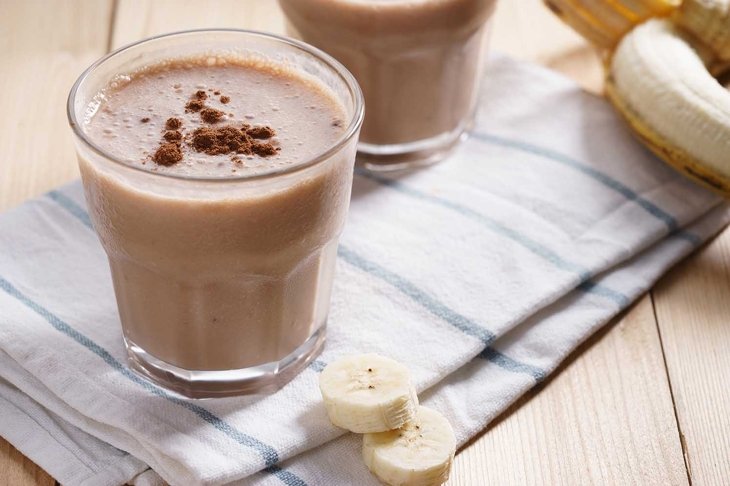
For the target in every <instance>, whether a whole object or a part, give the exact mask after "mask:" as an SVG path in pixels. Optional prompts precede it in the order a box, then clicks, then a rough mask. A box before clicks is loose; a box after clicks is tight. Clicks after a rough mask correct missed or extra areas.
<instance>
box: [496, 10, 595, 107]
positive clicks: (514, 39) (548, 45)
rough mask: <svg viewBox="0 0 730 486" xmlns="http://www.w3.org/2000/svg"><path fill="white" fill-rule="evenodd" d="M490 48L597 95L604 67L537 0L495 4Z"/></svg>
mask: <svg viewBox="0 0 730 486" xmlns="http://www.w3.org/2000/svg"><path fill="white" fill-rule="evenodd" d="M493 22H494V27H493V32H492V41H491V46H492V48H493V49H494V50H495V51H500V52H504V53H507V54H509V55H511V56H514V57H517V58H520V59H528V60H531V61H535V62H537V63H540V64H543V65H545V66H547V67H550V68H552V69H555V70H557V71H560V72H562V73H563V74H565V75H566V76H568V77H570V78H572V79H574V80H575V81H576V82H578V84H580V85H581V86H582V87H583V88H585V89H586V90H588V91H591V92H593V93H600V92H601V90H602V88H603V68H602V64H601V62H600V58H599V56H598V54H597V53H596V51H595V50H594V49H593V48H592V47H591V46H590V45H588V43H587V42H586V41H585V40H583V38H582V37H580V36H579V35H578V34H576V33H575V32H573V31H572V30H571V29H569V28H567V27H566V26H565V25H564V24H563V23H562V22H561V21H560V20H559V19H558V18H557V17H556V16H555V15H553V13H552V12H550V11H549V10H548V9H547V8H546V7H545V6H544V5H543V3H542V1H540V0H503V1H501V2H499V3H498V4H497V13H496V14H495V18H494V21H493Z"/></svg>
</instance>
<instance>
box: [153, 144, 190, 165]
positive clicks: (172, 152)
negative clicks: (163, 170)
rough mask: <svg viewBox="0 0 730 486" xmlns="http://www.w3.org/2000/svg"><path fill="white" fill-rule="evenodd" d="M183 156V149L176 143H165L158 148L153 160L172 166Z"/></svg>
mask: <svg viewBox="0 0 730 486" xmlns="http://www.w3.org/2000/svg"><path fill="white" fill-rule="evenodd" d="M182 158H183V155H182V150H180V146H179V145H178V144H176V143H163V144H162V145H160V148H158V149H157V151H156V152H155V155H153V156H152V160H154V161H155V163H157V164H159V165H164V166H170V165H173V164H176V163H178V162H180V161H181V160H182Z"/></svg>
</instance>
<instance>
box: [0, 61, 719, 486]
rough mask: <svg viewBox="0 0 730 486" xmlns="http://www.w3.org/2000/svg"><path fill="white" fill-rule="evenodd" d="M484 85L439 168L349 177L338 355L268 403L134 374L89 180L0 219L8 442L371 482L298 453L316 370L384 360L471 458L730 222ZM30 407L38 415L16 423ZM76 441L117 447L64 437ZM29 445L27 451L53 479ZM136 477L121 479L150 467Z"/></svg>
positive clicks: (499, 71)
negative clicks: (471, 442) (527, 394)
mask: <svg viewBox="0 0 730 486" xmlns="http://www.w3.org/2000/svg"><path fill="white" fill-rule="evenodd" d="M486 80H487V81H486V83H485V87H484V93H483V99H482V101H481V103H480V110H479V112H478V116H477V122H476V127H475V132H474V134H473V136H472V138H471V139H470V140H469V141H467V142H466V143H465V144H463V145H462V146H461V147H460V148H459V149H458V151H457V152H456V153H455V154H453V156H451V157H450V158H449V159H448V160H446V161H444V162H442V163H441V164H438V165H436V166H433V167H431V168H429V169H425V170H421V171H417V172H415V173H412V174H407V175H401V176H397V177H396V176H385V175H368V174H365V173H361V172H358V174H357V176H356V177H355V184H354V188H353V200H352V205H351V211H350V217H349V221H348V225H347V228H346V230H345V233H344V234H343V237H342V245H341V248H340V251H339V261H338V268H337V277H336V283H335V289H334V293H333V301H332V309H331V312H330V318H329V324H328V343H327V346H326V348H325V351H324V352H323V354H322V355H321V356H320V357H319V358H318V360H317V361H316V362H315V363H314V364H313V365H312V366H310V367H309V368H308V369H307V370H305V371H304V372H302V373H301V374H300V375H299V376H298V377H297V378H296V379H295V380H293V381H292V382H291V383H290V384H289V385H287V386H286V387H284V388H283V389H282V390H280V391H279V392H277V393H275V394H273V395H269V396H264V397H241V398H229V399H217V400H209V401H192V400H187V399H184V398H180V397H178V396H176V395H174V394H171V393H168V392H166V391H164V390H162V389H160V388H158V387H156V386H154V385H152V384H151V383H149V382H147V381H146V380H144V379H142V378H140V377H138V376H137V375H136V374H134V373H132V372H131V371H129V369H128V368H127V367H126V365H125V354H124V349H123V345H122V342H121V334H120V328H119V320H118V317H117V314H116V308H115V303H114V297H113V291H112V286H111V281H110V278H109V272H108V269H107V265H106V259H105V256H104V253H103V250H102V249H101V246H100V245H99V242H98V240H97V238H96V236H95V234H94V233H93V230H92V228H91V224H90V221H89V218H88V215H87V213H86V210H85V206H84V201H83V195H82V191H81V188H80V185H79V184H78V183H75V184H72V185H71V186H67V187H65V188H63V189H60V190H58V191H52V192H51V193H49V194H47V195H45V196H43V197H41V198H39V199H37V200H34V201H31V202H29V203H26V204H24V205H22V206H20V207H18V208H16V209H14V210H12V211H10V212H8V213H6V214H4V215H2V216H0V351H1V352H0V376H1V377H2V378H4V379H5V380H6V381H7V382H8V383H9V384H10V385H12V386H6V387H0V396H2V397H3V399H4V400H0V411H2V412H3V414H2V415H1V416H0V433H2V434H3V435H4V436H6V437H8V439H9V440H11V441H15V442H18V439H14V438H13V437H21V438H22V436H23V435H24V434H22V433H19V432H18V431H17V429H18V427H16V426H14V424H13V423H11V421H10V420H9V419H7V418H6V416H7V414H5V413H4V412H5V410H7V409H8V407H15V409H16V410H25V409H27V410H28V412H27V415H28V417H29V419H28V420H29V421H34V419H35V416H36V415H38V414H41V413H42V414H47V416H48V417H49V418H50V419H51V420H53V421H54V422H55V423H56V424H63V426H62V427H61V426H59V427H58V428H60V429H62V430H68V431H72V433H69V434H67V435H63V434H58V433H57V434H56V436H58V437H59V439H58V440H56V439H51V438H49V440H56V442H57V443H58V444H57V445H56V446H55V447H56V449H57V450H58V451H59V452H58V453H59V454H61V453H62V451H69V452H71V454H67V455H68V456H73V455H74V454H73V447H81V448H82V449H83V448H84V447H86V446H84V444H91V445H88V447H95V448H96V451H97V454H96V455H94V454H87V455H86V456H88V457H86V456H85V459H86V460H87V462H89V457H91V458H92V459H93V458H94V457H97V456H99V457H101V456H102V455H104V454H105V456H104V460H105V461H107V462H106V464H107V465H108V464H109V463H113V462H114V459H112V456H115V455H116V456H115V457H122V456H124V454H123V453H122V452H120V451H118V450H115V449H119V450H121V451H126V452H128V453H130V454H131V455H132V456H134V457H135V458H136V459H138V460H139V461H141V463H144V464H148V465H150V466H151V467H152V468H153V469H154V470H155V471H156V472H157V473H159V475H161V476H162V477H163V478H164V479H165V480H167V481H169V482H171V483H172V484H181V485H187V484H219V483H225V482H230V481H236V480H241V479H243V478H245V477H248V476H251V475H253V474H254V473H256V472H257V471H261V470H263V471H264V472H263V473H261V474H259V475H255V476H253V477H251V478H250V479H249V480H247V481H246V482H251V481H254V482H261V481H263V482H268V481H273V483H274V484H275V483H285V484H292V485H294V484H296V485H301V484H346V483H347V482H348V481H351V482H354V483H365V482H366V481H368V479H367V474H366V473H365V472H364V471H363V470H362V468H361V467H360V468H358V466H357V465H356V464H355V463H356V461H354V459H353V457H354V456H353V455H352V454H353V451H354V450H355V449H354V448H353V447H354V446H353V444H354V442H355V439H352V438H345V439H341V440H338V441H334V442H332V443H331V444H328V445H326V446H323V447H320V448H318V449H316V450H314V451H311V452H309V453H307V454H301V453H302V452H304V451H306V450H309V449H312V448H314V447H316V446H318V445H321V444H324V443H326V442H329V441H331V440H332V439H334V438H336V437H338V436H340V435H342V433H343V431H341V430H339V429H337V428H335V427H333V426H332V425H331V424H330V423H329V421H328V420H327V418H326V414H325V412H324V408H323V407H322V405H321V402H320V399H319V391H318V388H317V378H318V372H319V371H320V370H321V369H322V367H323V366H324V365H325V364H326V363H328V362H330V361H332V360H334V359H336V358H337V357H338V356H340V355H343V354H349V353H355V352H367V351H375V352H379V353H381V354H384V355H387V356H391V357H393V358H395V359H398V360H400V361H402V362H404V363H406V364H407V365H408V366H409V367H410V368H411V370H412V372H413V376H414V380H415V382H416V385H417V388H418V389H419V390H421V391H422V390H425V389H427V388H431V387H433V386H434V385H436V384H438V383H439V382H442V380H444V378H446V377H447V376H449V375H451V376H450V377H449V378H448V380H446V381H445V382H442V383H441V384H440V385H439V386H437V387H435V388H433V390H431V391H429V393H428V397H429V398H428V399H427V400H426V401H427V402H428V403H433V404H434V405H435V406H437V407H439V408H441V409H443V410H445V409H447V408H450V409H451V412H450V414H449V416H450V418H451V419H452V421H453V422H454V425H455V427H456V429H457V431H458V434H459V438H460V440H461V441H463V440H465V438H467V437H468V436H469V435H472V434H474V433H475V432H476V431H477V430H478V429H479V428H480V427H482V426H483V425H484V424H485V423H486V421H487V420H488V419H489V418H491V417H493V416H494V415H495V414H496V413H498V412H499V411H501V410H503V409H504V408H505V407H506V406H508V405H509V403H511V402H512V401H513V400H514V399H515V398H516V397H517V396H519V394H520V393H523V392H524V391H525V390H526V389H528V388H529V387H530V386H532V385H534V384H535V383H536V382H537V381H540V380H541V379H543V378H544V376H545V375H546V374H547V373H549V372H550V371H551V370H552V369H554V367H555V366H556V365H557V363H559V361H560V360H561V359H562V358H563V357H564V356H565V355H566V354H567V353H568V352H569V351H570V350H571V349H573V348H574V347H575V346H576V345H577V343H579V342H580V341H581V340H583V339H585V338H586V337H587V336H588V335H589V334H590V333H591V332H592V331H593V330H594V329H595V328H596V327H597V326H599V325H600V324H602V323H604V322H605V321H606V320H608V319H609V318H610V317H611V316H613V315H615V314H616V313H617V312H618V311H619V310H620V309H622V308H625V307H626V306H627V305H628V304H629V303H630V302H631V301H632V300H633V299H634V298H635V297H636V296H637V295H638V294H639V293H640V292H642V291H643V290H645V289H646V288H647V287H648V286H649V285H651V283H652V282H653V281H655V280H656V278H658V276H659V275H661V273H663V272H664V271H665V270H666V269H667V268H668V267H669V266H670V265H671V264H672V263H673V262H675V261H676V260H677V259H678V258H681V257H682V256H684V255H686V254H687V253H689V252H690V251H692V250H693V249H694V248H696V247H697V246H698V245H699V244H701V243H702V242H703V241H705V240H706V239H707V238H708V237H709V236H710V235H712V234H713V233H715V232H717V231H718V230H719V229H720V228H721V227H723V226H724V225H725V224H726V222H727V220H728V210H727V208H726V207H725V205H724V204H723V203H722V202H721V200H720V199H719V198H718V197H716V196H714V195H712V194H710V193H709V192H707V191H705V190H704V189H701V188H699V187H696V186H694V185H693V184H692V183H690V182H688V181H686V180H685V179H683V178H682V177H681V176H679V175H677V174H676V173H674V172H673V171H672V170H671V169H669V168H667V167H666V166H665V165H664V164H662V163H661V162H659V161H658V160H656V159H655V158H654V157H653V156H651V155H650V154H649V153H648V152H647V151H646V150H644V149H643V148H642V147H641V146H640V145H639V144H638V143H637V142H635V141H634V139H633V138H632V136H631V135H630V133H628V131H627V130H626V128H625V127H624V125H623V123H622V122H621V121H620V120H619V119H618V118H617V116H616V115H615V114H614V112H613V111H612V109H611V108H610V106H608V105H607V104H606V103H605V102H604V101H603V100H601V99H600V98H597V97H594V96H591V95H588V94H585V93H583V92H582V91H580V89H579V88H577V87H576V86H575V85H574V84H573V83H571V82H570V81H567V80H565V79H564V78H562V77H560V76H557V75H555V74H553V73H550V72H549V71H546V70H544V69H541V68H538V67H535V66H531V65H526V64H520V63H516V62H514V61H510V60H508V59H504V58H497V59H495V60H493V61H492V62H491V63H490V64H489V66H488V74H487V77H486ZM487 385H488V386H487ZM16 389H17V390H16ZM7 390H12V392H8V391H7ZM18 391H19V392H22V394H21V393H18ZM9 394H14V396H15V398H14V399H13V398H9ZM22 395H27V396H28V397H29V398H30V399H32V401H33V402H35V404H36V405H34V406H27V407H24V406H22V405H20V406H18V405H17V400H18V397H19V396H22ZM473 398H474V399H475V400H479V402H478V403H479V404H480V405H479V406H476V405H475V404H474V403H473V402H472V399H473ZM34 423H37V421H34ZM44 424H45V423H43V422H41V424H37V426H35V427H33V430H36V431H37V433H45V432H44V431H46V432H48V431H47V429H46V428H45V427H44ZM13 431H14V432H13ZM82 432H83V433H86V434H90V435H91V436H93V437H95V438H96V439H98V440H99V441H101V442H103V443H106V444H109V445H111V446H113V447H112V448H108V450H104V451H102V449H104V448H103V447H99V444H97V443H94V442H93V441H90V440H89V441H86V442H83V444H82V441H81V440H76V441H74V440H73V437H81V436H80V435H78V434H79V433H82ZM25 435H28V434H25ZM47 436H48V437H54V434H52V433H47ZM69 438H70V439H69ZM69 440H70V441H71V442H72V443H73V444H71V443H68V441H69ZM84 440H85V439H84ZM63 441H66V442H67V443H62V442H63ZM36 442H38V441H32V440H25V441H24V442H23V444H20V445H19V447H20V448H21V450H22V451H23V452H24V453H26V454H27V455H29V456H30V457H31V459H34V460H36V461H37V462H43V461H42V457H41V455H42V452H41V449H40V448H39V447H38V446H36V445H35V443H36ZM97 442H98V441H97ZM79 444H81V445H79ZM69 448H71V449H69ZM50 449H51V447H50V446H48V447H46V448H45V449H44V450H45V451H49V450H50ZM297 454H301V456H300V457H296V458H294V459H291V460H290V461H287V462H283V461H285V460H286V459H288V458H291V457H293V456H295V455H297ZM69 460H70V459H69ZM110 461H111V462H110ZM124 461H127V462H124V466H125V468H126V469H124V470H123V472H124V473H125V474H127V475H128V476H129V477H130V479H131V478H132V477H133V476H134V475H136V474H138V473H140V472H142V468H143V467H144V466H143V465H141V464H140V462H135V461H134V460H133V459H131V458H130V459H129V460H126V459H125V460H124ZM311 461H315V463H316V461H325V462H327V461H332V462H329V464H331V465H334V464H339V462H336V461H343V462H342V464H348V465H352V467H351V468H350V469H348V470H347V471H337V469H341V468H338V467H334V466H333V467H328V468H325V469H324V472H318V469H319V468H318V467H315V466H312V464H315V463H313V462H311ZM51 462H52V461H46V463H47V464H51ZM57 462H58V461H56V462H53V464H57ZM122 462H123V461H122V460H121V459H119V460H118V463H119V464H120V465H121V464H122ZM103 464H105V463H104V462H103V461H98V464H95V465H94V466H93V467H89V466H88V464H87V467H89V470H90V471H89V475H88V477H89V478H91V479H89V480H88V484H114V481H112V480H111V479H109V477H110V476H104V474H103V467H102V466H103ZM54 467H56V470H52V467H51V465H49V466H48V468H49V471H50V472H51V473H52V474H55V475H56V476H57V478H58V479H59V480H61V481H62V482H64V481H65V479H64V478H65V476H63V474H67V473H65V472H63V471H61V468H60V467H57V466H54ZM120 467H121V466H120ZM327 471H329V473H328V472H327ZM97 472H98V474H95V473H97ZM116 473H119V471H117V472H116ZM348 474H351V475H352V476H347V475H348ZM143 476H144V477H145V481H147V480H149V481H153V480H154V477H153V475H151V474H149V473H143ZM102 478H106V479H102ZM115 480H116V479H115ZM71 482H73V481H71Z"/></svg>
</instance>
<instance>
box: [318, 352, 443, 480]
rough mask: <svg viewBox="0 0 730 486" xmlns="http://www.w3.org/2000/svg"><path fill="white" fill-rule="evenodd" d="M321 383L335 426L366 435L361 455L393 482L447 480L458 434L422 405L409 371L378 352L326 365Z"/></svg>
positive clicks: (374, 469)
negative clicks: (455, 434) (419, 402)
mask: <svg viewBox="0 0 730 486" xmlns="http://www.w3.org/2000/svg"><path fill="white" fill-rule="evenodd" d="M319 387H320V390H321V391H322V398H323V399H324V405H325V408H326V409H327V414H328V415H329V418H330V420H331V421H332V423H333V424H335V425H337V426H338V427H342V428H344V429H347V430H350V431H351V432H357V433H361V434H364V436H363V451H362V452H363V459H364V461H365V464H366V465H367V467H368V469H370V471H371V472H372V473H373V474H375V476H377V477H378V478H379V479H380V480H381V481H383V482H385V483H387V484H390V485H393V486H410V485H413V486H431V485H433V486H437V485H439V484H443V483H445V482H446V481H447V480H448V479H449V472H450V470H451V464H452V462H453V460H454V453H455V452H456V437H455V436H454V431H453V429H452V428H451V425H450V424H449V422H448V420H446V418H445V417H444V416H443V415H441V414H440V413H438V412H437V411H435V410H432V409H430V408H427V407H422V406H419V404H418V397H417V396H416V391H415V388H414V387H413V385H412V384H411V380H410V373H409V372H408V369H407V368H406V367H405V366H403V365H402V364H400V363H398V362H397V361H394V360H392V359H389V358H385V357H383V356H380V355H377V354H360V355H354V356H346V357H344V358H341V359H339V360H338V361H335V362H333V363H331V364H330V365H328V366H327V367H326V368H325V369H324V370H323V371H322V374H321V375H320V379H319Z"/></svg>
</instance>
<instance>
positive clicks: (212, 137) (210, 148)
mask: <svg viewBox="0 0 730 486" xmlns="http://www.w3.org/2000/svg"><path fill="white" fill-rule="evenodd" d="M250 129H251V128H250V127H249V126H248V125H243V126H242V127H241V128H236V127H234V126H232V125H228V126H224V127H218V128H212V127H201V128H196V129H195V131H194V132H193V134H192V138H191V140H190V145H191V146H192V148H193V150H195V151H196V152H204V153H206V154H208V155H222V154H242V155H259V156H261V157H268V156H271V155H274V154H275V153H276V152H277V151H278V150H279V149H278V148H277V147H276V146H274V145H273V144H271V143H262V142H259V141H257V140H255V139H254V138H253V137H252V136H251V135H250V134H249V133H248V131H249V130H250ZM271 131H272V133H275V132H274V131H273V129H271Z"/></svg>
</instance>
